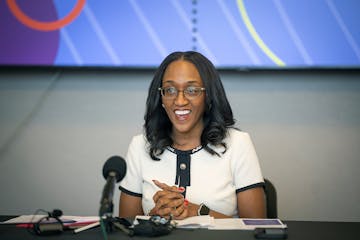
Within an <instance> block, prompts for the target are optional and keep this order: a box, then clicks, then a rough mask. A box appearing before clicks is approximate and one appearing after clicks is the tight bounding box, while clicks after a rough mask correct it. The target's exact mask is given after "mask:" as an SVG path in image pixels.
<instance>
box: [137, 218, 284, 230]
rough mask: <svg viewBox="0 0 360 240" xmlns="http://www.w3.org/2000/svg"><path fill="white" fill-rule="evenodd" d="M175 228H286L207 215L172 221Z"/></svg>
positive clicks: (277, 223)
mask: <svg viewBox="0 0 360 240" xmlns="http://www.w3.org/2000/svg"><path fill="white" fill-rule="evenodd" d="M139 218H140V219H145V220H147V219H149V218H150V217H149V216H137V217H136V219H139ZM172 222H173V223H175V224H176V227H177V228H207V229H210V230H253V229H255V228H287V226H286V224H284V223H283V222H282V221H281V220H280V219H267V218H265V219H263V218H261V219H256V218H222V219H215V218H213V217H211V216H209V215H206V216H194V217H188V218H185V219H183V220H173V221H172ZM135 224H136V223H135Z"/></svg>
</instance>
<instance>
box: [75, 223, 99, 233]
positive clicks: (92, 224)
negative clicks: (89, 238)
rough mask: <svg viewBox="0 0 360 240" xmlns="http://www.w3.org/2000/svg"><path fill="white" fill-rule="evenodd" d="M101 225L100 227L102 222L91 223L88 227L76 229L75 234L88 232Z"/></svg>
mask: <svg viewBox="0 0 360 240" xmlns="http://www.w3.org/2000/svg"><path fill="white" fill-rule="evenodd" d="M99 225H100V222H94V223H91V224H89V225H86V226H84V227H81V228H77V229H75V230H74V233H79V232H82V231H85V230H88V229H90V228H93V227H96V226H99Z"/></svg>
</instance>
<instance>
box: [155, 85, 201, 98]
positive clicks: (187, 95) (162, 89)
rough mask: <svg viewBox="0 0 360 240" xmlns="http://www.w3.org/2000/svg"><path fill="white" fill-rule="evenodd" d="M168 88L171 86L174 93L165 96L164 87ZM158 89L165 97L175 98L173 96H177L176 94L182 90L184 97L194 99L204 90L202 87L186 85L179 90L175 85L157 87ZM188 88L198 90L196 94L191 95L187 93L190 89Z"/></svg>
mask: <svg viewBox="0 0 360 240" xmlns="http://www.w3.org/2000/svg"><path fill="white" fill-rule="evenodd" d="M170 88H171V89H174V90H175V93H174V95H173V96H166V94H165V90H166V89H170ZM158 90H159V91H160V94H161V96H163V97H164V98H166V99H175V98H177V97H178V95H179V92H183V94H184V96H185V97H186V98H188V99H194V98H197V97H199V96H200V95H201V93H202V92H205V90H206V89H205V88H204V87H187V88H185V89H184V90H179V89H177V88H176V87H165V88H163V87H159V88H158ZM190 90H198V91H199V92H198V94H197V95H193V96H192V95H190V94H189V91H190Z"/></svg>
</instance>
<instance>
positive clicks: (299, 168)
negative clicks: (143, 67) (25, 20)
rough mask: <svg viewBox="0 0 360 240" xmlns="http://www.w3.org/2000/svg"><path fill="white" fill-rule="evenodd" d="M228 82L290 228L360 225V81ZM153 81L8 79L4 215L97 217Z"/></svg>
mask: <svg viewBox="0 0 360 240" xmlns="http://www.w3.org/2000/svg"><path fill="white" fill-rule="evenodd" d="M221 76H222V79H223V82H224V86H225V88H226V91H227V94H228V98H229V101H230V103H231V105H232V107H233V112H234V115H235V118H236V119H237V126H238V127H240V128H241V129H242V130H244V131H247V132H249V133H250V134H251V136H252V139H253V142H254V144H255V147H256V149H257V152H258V155H259V158H260V164H261V167H262V170H263V174H264V176H265V177H267V178H269V179H270V180H271V181H272V182H273V183H274V184H275V186H276V188H277V191H278V201H279V217H280V218H282V219H285V220H329V221H335V220H340V221H360V207H359V202H360V190H359V187H356V186H357V185H358V183H359V182H360V174H359V169H360V159H359V156H360V147H359V146H360V108H359V105H360V78H359V76H360V73H359V71H358V70H356V71H340V70H339V71H335V70H332V71H326V70H322V71H315V70H313V71H311V70H308V71H305V70H297V71H270V70H269V71H266V70H265V71H250V72H246V71H242V72H236V71H229V72H221ZM151 78H152V71H117V70H111V69H110V70H98V71H96V70H91V69H89V70H76V69H75V70H74V69H63V70H59V69H37V70H24V69H22V71H18V70H16V69H15V70H14V69H12V70H8V69H4V68H3V69H1V70H0V113H1V115H0V116H1V117H0V190H1V198H0V214H31V213H33V212H34V211H35V210H36V209H38V208H43V209H48V210H51V209H53V208H60V209H62V210H63V211H64V214H67V215H70V214H71V215H96V214H97V211H98V207H99V201H100V195H101V191H102V187H103V185H104V182H105V181H104V179H103V177H102V173H101V171H102V166H103V164H104V162H105V161H106V160H107V159H108V158H109V157H110V156H112V155H120V156H124V157H125V154H126V149H127V146H128V144H129V141H130V139H131V137H132V136H133V135H135V134H137V133H140V132H141V131H142V124H143V115H144V105H145V99H146V94H147V88H148V85H149V82H150V80H151ZM118 194H119V191H118V190H116V197H115V203H116V205H117V202H118ZM117 209H118V208H117V206H116V207H115V212H116V213H117V211H118V210H117Z"/></svg>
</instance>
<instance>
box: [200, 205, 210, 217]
mask: <svg viewBox="0 0 360 240" xmlns="http://www.w3.org/2000/svg"><path fill="white" fill-rule="evenodd" d="M209 212H210V208H208V207H207V206H206V205H205V204H204V203H201V204H200V206H199V209H198V216H203V215H209Z"/></svg>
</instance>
